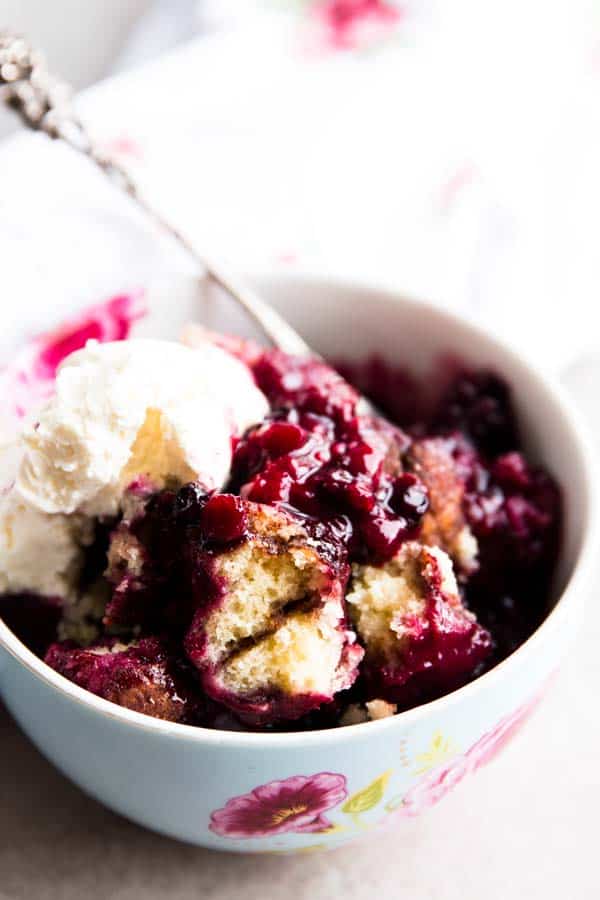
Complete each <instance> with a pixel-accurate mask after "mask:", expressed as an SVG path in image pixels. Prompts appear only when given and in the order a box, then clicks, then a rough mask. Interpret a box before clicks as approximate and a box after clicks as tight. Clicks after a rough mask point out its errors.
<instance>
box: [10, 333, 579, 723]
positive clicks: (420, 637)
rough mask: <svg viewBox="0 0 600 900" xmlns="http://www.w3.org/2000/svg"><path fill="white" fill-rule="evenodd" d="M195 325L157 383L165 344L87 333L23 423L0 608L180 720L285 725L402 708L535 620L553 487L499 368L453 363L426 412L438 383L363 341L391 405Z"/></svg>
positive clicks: (129, 701)
mask: <svg viewBox="0 0 600 900" xmlns="http://www.w3.org/2000/svg"><path fill="white" fill-rule="evenodd" d="M186 342H187V344H188V347H187V348H186V347H180V348H177V346H176V345H174V347H175V349H172V350H170V351H169V352H170V353H171V357H170V358H172V361H173V366H171V367H167V368H168V369H169V371H168V378H166V380H164V381H161V379H162V377H163V376H162V373H163V370H165V371H166V369H165V367H164V366H163V367H161V368H160V369H156V367H154V368H153V373H152V376H151V377H150V376H149V378H148V380H147V381H146V380H145V376H144V371H147V370H148V371H149V369H148V365H147V364H146V363H148V361H149V360H150V357H152V358H153V359H154V356H155V355H156V354H154V356H153V353H151V352H150V350H151V348H150V347H149V344H155V343H156V342H148V344H147V345H146V349H145V350H143V352H141V355H140V354H134V355H135V356H136V358H135V359H134V360H133V361H132V357H131V352H130V348H128V346H127V344H122V345H120V346H119V347H117V348H116V349H115V347H114V345H113V349H111V348H110V346H109V347H108V348H106V349H102V348H99V347H98V345H97V344H94V345H91V346H90V348H89V350H88V349H85V350H79V351H78V353H77V354H75V358H74V359H68V360H67V361H66V362H64V363H63V365H62V367H61V368H60V369H59V370H58V378H59V390H58V391H57V394H56V396H55V399H54V400H53V399H52V398H50V399H49V400H48V406H47V408H46V410H45V411H42V414H41V415H40V417H39V425H38V426H37V427H35V423H34V424H30V425H29V426H28V430H27V432H26V435H25V447H26V459H25V462H24V464H23V465H21V468H20V469H19V470H18V472H17V476H16V478H15V479H13V480H14V481H15V483H10V484H8V485H7V488H6V489H5V490H4V492H3V493H2V495H0V592H1V593H0V615H2V616H3V617H4V618H5V619H6V621H7V622H8V624H9V625H10V626H11V627H13V628H14V630H16V632H17V634H19V635H20V636H21V637H22V638H23V639H25V640H26V641H27V643H28V644H29V646H31V647H32V648H33V649H35V651H36V652H38V653H40V655H44V654H45V659H46V661H47V662H48V664H49V665H51V666H52V667H53V668H55V669H56V670H57V671H59V672H60V673H61V674H62V675H64V676H65V677H67V678H69V679H70V680H72V681H73V682H75V683H76V684H78V685H79V686H81V687H83V688H85V689H87V690H90V691H91V692H93V693H95V694H97V695H98V696H100V697H103V698H104V699H107V700H110V701H111V702H114V703H118V704H120V705H122V706H125V707H127V708H129V709H132V710H135V711H137V712H142V713H144V714H147V715H151V716H156V717H159V718H163V719H167V720H169V721H173V722H184V723H187V724H195V725H204V726H206V727H213V728H221V729H233V730H236V729H260V730H264V729H272V730H292V729H306V728H322V727H335V726H337V725H345V724H354V723H358V722H368V721H374V720H378V719H382V718H386V717H389V716H392V715H394V714H395V713H396V712H397V711H399V710H403V709H407V708H410V707H411V706H414V705H416V704H418V703H422V702H426V701H428V700H430V699H433V698H435V697H438V696H440V695H441V694H444V693H446V692H448V691H450V690H453V689H454V688H456V687H458V686H460V685H461V684H463V683H465V682H466V681H468V680H470V679H472V678H474V677H476V676H477V675H478V674H479V673H480V672H481V671H483V670H484V669H485V668H486V667H489V666H490V665H493V664H494V663H495V662H497V661H498V660H499V659H502V658H503V657H504V656H506V655H507V654H508V653H509V652H511V651H512V649H514V648H515V647H516V646H518V645H519V643H521V642H522V641H523V640H524V639H526V637H527V636H528V635H529V634H531V632H532V631H533V630H534V628H535V627H536V626H537V624H538V623H539V621H541V619H542V618H543V615H544V614H545V610H546V607H547V603H548V597H549V585H550V579H551V575H552V571H553V566H554V561H555V559H556V556H557V551H558V546H559V540H560V521H561V502H560V491H559V490H558V488H557V486H556V484H555V483H554V482H553V480H552V478H551V477H550V476H549V475H548V474H547V473H545V472H544V471H543V470H541V469H539V468H536V467H533V466H531V465H530V464H528V462H527V461H526V460H525V459H524V457H523V455H522V453H521V450H520V445H519V437H518V428H517V427H516V423H515V420H514V415H513V413H512V406H511V401H510V392H509V390H508V388H507V387H506V385H504V383H503V382H502V381H501V380H499V379H498V378H496V377H495V376H494V375H492V374H490V373H485V372H481V373H468V372H462V371H461V372H455V373H454V375H453V378H452V380H451V382H450V383H449V385H448V386H447V387H446V388H445V389H444V391H443V392H442V393H441V395H440V398H439V401H438V402H437V405H436V404H435V403H433V401H432V398H431V396H430V397H429V399H428V408H427V410H426V411H425V409H423V410H420V411H419V396H420V395H421V394H422V395H424V394H426V393H427V392H426V391H418V390H415V391H413V390H412V388H410V385H411V384H413V386H414V383H413V382H412V381H411V379H410V378H408V377H407V376H406V373H403V372H401V371H398V372H393V371H392V370H390V369H389V367H386V364H385V363H384V362H382V361H377V362H376V364H375V362H373V363H369V364H368V366H367V368H366V369H365V373H366V374H368V375H369V378H371V379H376V380H378V385H379V390H378V391H377V392H376V393H377V400H378V402H379V403H381V405H382V406H383V407H384V408H386V409H388V410H391V409H394V410H398V411H399V413H398V415H399V416H400V419H399V421H400V422H401V425H402V426H403V427H402V428H401V427H398V426H396V425H394V424H392V423H390V422H388V421H386V420H384V419H382V418H379V417H373V416H370V415H365V414H364V412H363V411H362V407H361V406H360V404H359V399H360V398H359V395H358V393H357V391H356V390H355V389H354V388H353V387H352V386H351V385H350V384H349V383H348V382H347V381H345V380H344V379H343V378H342V377H340V375H339V374H338V373H337V372H335V371H334V370H333V369H332V368H331V367H329V366H327V365H326V364H325V363H323V362H321V361H318V360H311V359H296V358H293V357H290V356H287V355H286V354H284V353H281V352H280V351H277V350H275V351H263V350H261V349H260V348H259V347H257V346H256V345H254V344H249V343H247V342H242V341H237V340H234V339H230V338H226V337H224V336H217V338H216V339H215V338H214V336H210V335H209V334H207V333H206V332H204V331H198V329H192V330H190V331H189V332H188V333H187V335H186ZM142 343H144V342H142ZM158 343H161V342H158ZM163 343H164V342H163ZM161 346H162V343H161ZM207 346H210V347H212V348H213V350H210V351H208V350H207V349H206V348H207ZM213 351H215V352H216V355H217V357H218V362H219V366H221V363H223V356H224V357H225V361H226V360H227V359H228V358H229V359H230V360H231V362H232V363H235V365H234V366H233V368H231V367H230V366H229V364H225V365H223V366H221V368H220V369H219V371H222V372H223V373H224V378H225V376H227V377H226V378H225V381H226V382H227V383H226V384H225V382H223V385H221V383H220V382H221V379H219V378H217V379H215V378H212V377H211V376H210V373H209V372H208V370H209V369H210V370H211V372H214V371H215V370H216V369H215V366H216V363H215V365H214V366H213V365H212V363H211V365H210V366H209V365H208V363H207V364H206V365H205V364H204V362H202V356H203V354H205V355H206V354H208V356H210V355H211V353H213ZM182 353H183V356H182V355H181V354H182ZM111 354H112V355H113V356H114V357H115V365H117V368H118V367H119V366H121V367H122V368H123V370H124V373H125V374H124V376H123V377H122V378H117V377H116V375H115V378H113V377H112V374H111V371H110V369H111V366H110V365H108V367H107V366H106V365H104V363H105V362H106V360H108V357H109V356H111ZM144 354H145V355H144ZM190 354H191V355H190ZM194 354H197V356H196V357H194ZM142 356H143V357H144V360H146V362H145V363H144V360H142ZM208 356H206V359H208ZM234 357H237V359H234ZM78 358H79V360H80V361H81V360H82V365H81V366H80V371H79V374H77V368H78V362H77V360H78ZM111 358H112V357H111ZM211 358H212V357H211ZM205 361H206V360H205ZM153 365H154V364H153ZM219 366H217V368H219ZM69 370H71V371H70V372H69ZM177 372H179V376H177V377H179V380H180V381H182V384H183V389H182V391H181V393H180V392H179V390H178V388H177V385H175V383H174V381H177V377H176V378H175V379H174V380H173V377H172V376H173V375H174V374H175V375H177ZM207 373H208V374H207ZM365 373H363V377H364V374H365ZM113 374H114V373H113ZM80 376H81V377H80ZM96 376H97V377H96ZM125 376H126V377H125ZM230 376H231V377H230ZM61 379H62V382H61ZM105 383H106V385H105V386H106V387H107V391H103V390H102V391H100V392H99V388H98V385H100V386H102V385H103V384H105ZM60 384H63V386H62V387H61V386H60ZM215 385H217V387H218V391H221V390H222V389H224V388H226V393H227V398H228V399H227V405H228V410H229V412H228V413H227V414H226V416H225V419H223V417H222V416H221V412H222V411H221V412H219V410H217V408H216V406H215V404H217V406H218V402H219V393H218V391H217V390H215ZM198 386H199V389H198V390H197V389H196V388H197V387H198ZM386 392H388V393H389V392H391V394H393V396H391V395H390V396H387V395H386ZM398 392H400V393H404V394H408V393H410V394H411V397H408V396H406V397H404V396H403V397H399V396H397V395H398ZM429 393H430V394H431V391H430V392H429ZM412 394H414V396H412ZM108 395H110V397H109V398H108V399H109V401H110V402H109V403H108V405H109V406H110V409H108V407H106V404H105V399H106V397H108ZM209 395H210V396H209ZM136 397H138V398H141V401H143V402H140V403H138V402H137V401H136V400H135V398H136ZM61 398H62V399H61ZM209 400H210V402H209ZM71 401H73V402H71ZM107 402H108V401H107ZM88 407H89V413H90V415H89V416H88V413H87V411H86V410H88ZM105 407H106V408H105ZM133 407H135V409H134V408H133ZM138 407H139V408H138ZM142 407H143V408H142ZM409 412H410V415H411V418H410V419H409V418H408V413H409ZM113 413H114V415H113ZM216 419H219V427H218V428H213V427H212V425H211V423H212V422H215V421H216ZM84 420H85V421H84ZM92 420H93V421H92ZM409 422H410V427H408V425H409ZM94 423H95V424H94ZM107 423H108V424H107ZM111 423H112V424H111ZM115 423H116V424H115ZM119 423H120V424H119ZM113 425H115V428H113ZM88 426H89V427H88ZM92 426H93V427H92ZM105 426H106V427H105ZM108 426H110V427H108ZM117 426H118V427H117ZM207 429H208V431H207ZM219 429H220V430H219ZM217 431H218V432H219V434H218V435H217ZM53 434H54V437H53V436H52V435H53ZM206 434H208V436H209V437H210V440H209V441H208V444H206V445H205V446H201V444H203V441H204V438H203V435H206ZM215 436H216V437H215ZM213 437H215V439H216V443H215V441H212V438H213ZM55 438H56V440H55ZM211 441H212V443H211ZM44 442H45V443H44ZM217 444H218V447H217ZM225 444H226V445H227V446H225ZM209 445H210V446H209ZM217 450H218V453H216V451H217ZM205 451H206V452H205ZM221 451H222V452H221ZM206 454H208V455H206ZM215 454H216V455H215ZM217 456H218V459H217ZM48 466H50V468H51V469H52V473H53V478H47V477H46V474H47V471H46V470H47V467H48ZM103 467H104V468H103ZM80 469H81V470H82V471H84V474H85V477H80V475H79V474H78V473H79V471H80ZM201 470H202V471H201ZM209 470H210V472H212V473H213V474H212V476H211V477H207V473H209V474H210V472H209ZM54 476H56V477H54ZM34 556H35V558H36V560H38V561H41V563H40V565H38V566H35V565H33V566H32V565H31V560H32V558H33V557H34Z"/></svg>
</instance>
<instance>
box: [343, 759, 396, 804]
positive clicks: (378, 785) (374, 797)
mask: <svg viewBox="0 0 600 900" xmlns="http://www.w3.org/2000/svg"><path fill="white" fill-rule="evenodd" d="M391 774H392V770H391V769H388V771H387V772H384V773H383V775H380V776H379V778H376V779H375V781H372V782H371V784H369V785H367V787H366V788H363V789H362V791H357V793H356V794H353V795H352V796H351V797H350V798H349V799H348V800H346V802H345V803H344V805H343V806H342V812H343V813H346V815H349V816H358V815H360V813H365V812H368V811H369V810H370V809H373V807H374V806H377V804H378V803H379V802H380V801H381V799H382V797H383V794H384V792H385V789H386V786H387V783H388V781H389V778H390V775H391Z"/></svg>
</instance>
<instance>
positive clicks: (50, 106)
mask: <svg viewBox="0 0 600 900" xmlns="http://www.w3.org/2000/svg"><path fill="white" fill-rule="evenodd" d="M71 96H72V91H71V90H70V88H69V86H68V85H67V84H65V83H64V82H62V81H60V80H59V79H58V78H55V77H54V76H53V75H51V74H50V72H48V69H47V68H46V64H45V61H44V58H43V56H42V55H41V54H40V53H39V52H38V51H36V50H34V49H33V48H32V47H30V46H29V44H28V43H27V41H25V40H24V39H23V38H22V37H19V36H18V35H15V34H12V33H10V32H7V31H0V99H2V100H3V101H4V102H5V103H6V104H7V105H8V106H9V107H10V108H11V109H13V110H14V111H15V112H16V113H17V114H18V115H19V117H20V118H21V120H22V121H23V122H24V123H25V125H27V126H28V127H29V128H32V129H34V130H36V131H41V132H44V134H47V135H48V137H51V138H54V139H57V140H62V141H64V142H65V143H67V144H69V146H71V147H73V149H75V150H78V151H79V152H80V153H83V154H84V156H87V157H88V159H90V160H92V161H93V162H94V163H95V164H96V166H98V167H99V168H100V169H101V170H102V171H103V172H104V174H105V175H106V176H107V177H108V178H109V179H110V180H111V182H112V183H113V184H114V185H115V186H116V187H118V188H119V189H120V190H122V191H125V193H127V194H128V195H129V196H130V197H131V199H132V200H133V201H134V202H135V203H136V204H137V205H138V206H139V207H140V208H141V209H142V210H143V211H144V212H145V213H146V214H147V215H148V216H149V217H150V218H151V219H152V220H153V221H154V223H155V224H156V225H157V226H158V227H159V228H161V229H162V230H163V231H166V232H168V233H169V234H170V235H171V236H172V237H173V238H175V240H176V241H178V243H179V244H181V245H182V246H183V247H184V248H185V249H186V250H187V252H188V253H189V254H190V255H191V256H192V257H193V258H194V259H196V260H197V262H198V263H199V264H200V265H201V266H202V267H203V268H204V269H205V270H206V273H207V274H208V275H209V277H210V278H211V279H212V280H213V281H214V282H215V283H216V284H218V285H220V286H221V287H222V288H223V289H224V290H225V291H226V292H227V293H228V294H230V295H231V297H233V298H234V300H236V301H237V302H238V303H239V304H240V305H241V306H242V307H243V308H244V309H245V310H246V311H247V313H248V314H249V315H250V316H251V318H252V319H254V321H255V322H256V323H257V324H258V325H259V326H260V328H261V329H262V331H263V332H264V333H265V335H266V336H267V337H268V338H269V340H270V341H271V342H272V343H273V344H274V345H275V346H276V347H279V348H281V349H282V350H285V351H286V352H287V353H293V354H296V355H300V356H305V355H311V350H310V347H309V346H308V344H306V342H305V341H304V340H303V339H302V338H301V337H300V335H299V334H297V333H296V332H295V331H294V329H293V328H292V327H291V326H290V325H288V323H287V322H286V321H285V319H283V318H281V316H279V314H278V313H276V312H275V310H274V309H272V308H271V307H270V306H268V305H267V304H266V303H265V302H264V300H262V299H261V298H260V297H259V296H257V294H256V293H254V291H251V290H250V289H249V288H247V287H246V285H244V284H242V283H240V282H239V281H238V280H237V279H236V277H235V276H234V275H232V274H231V273H230V272H229V271H227V270H226V269H225V268H224V267H223V266H222V265H220V264H216V263H213V262H212V261H210V260H208V259H207V258H206V256H204V254H201V253H199V252H198V250H197V249H196V248H195V247H194V246H193V244H192V243H191V242H190V241H189V239H188V238H186V237H185V236H184V235H183V234H182V233H181V232H180V231H179V230H178V229H177V228H175V227H174V226H173V225H172V224H171V223H170V222H168V221H167V220H166V219H165V218H164V217H163V215H162V214H161V213H160V212H158V211H157V210H156V209H154V207H152V206H151V205H150V204H149V203H148V202H147V200H146V199H145V198H144V196H143V195H142V194H141V193H140V191H139V190H138V188H137V186H136V184H135V182H134V181H133V180H132V178H131V177H130V175H129V174H128V173H127V171H126V170H125V169H124V168H123V167H122V166H120V165H119V164H118V163H117V162H115V160H113V159H111V158H110V156H108V155H107V154H106V153H104V152H103V151H102V150H101V149H100V148H99V147H97V146H96V145H95V144H94V141H93V140H92V138H91V137H90V135H89V134H88V132H87V130H86V128H85V126H84V125H83V124H82V122H81V121H80V119H79V118H78V117H77V115H76V113H75V111H74V109H73V106H72V104H71Z"/></svg>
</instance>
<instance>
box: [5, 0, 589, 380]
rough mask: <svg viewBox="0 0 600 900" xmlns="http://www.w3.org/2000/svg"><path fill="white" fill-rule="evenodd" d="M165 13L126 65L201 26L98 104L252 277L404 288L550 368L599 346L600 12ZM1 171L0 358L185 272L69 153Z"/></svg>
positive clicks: (322, 5) (127, 144) (201, 237)
mask: <svg viewBox="0 0 600 900" xmlns="http://www.w3.org/2000/svg"><path fill="white" fill-rule="evenodd" d="M340 10H341V12H340ZM147 24H148V29H147V31H146V32H145V38H144V31H143V30H142V31H141V32H139V33H138V34H137V35H136V37H135V41H134V44H132V45H131V47H130V51H129V52H130V59H131V58H139V55H140V53H141V52H142V50H143V47H144V46H146V48H148V47H150V48H152V47H156V38H157V35H158V36H160V35H162V37H163V38H164V36H165V35H166V34H167V33H168V34H169V35H170V39H178V38H179V37H180V36H181V34H183V33H188V32H189V30H190V29H194V28H198V30H199V32H200V37H198V38H197V39H195V40H194V41H193V42H192V43H189V44H186V45H185V46H182V47H180V48H178V49H177V50H175V51H174V52H172V53H171V54H169V55H167V56H165V57H162V58H159V59H157V60H156V61H154V62H152V63H150V64H148V65H145V66H142V67H141V68H138V69H135V70H133V71H131V72H129V73H127V74H124V75H122V76H120V77H119V78H117V79H114V80H110V81H108V82H106V83H104V84H102V85H100V86H99V87H97V88H95V89H93V90H91V91H88V92H87V93H86V94H85V95H84V96H83V97H82V98H81V110H82V112H83V114H84V116H85V118H86V120H87V122H88V123H89V124H90V126H91V127H92V128H93V130H94V132H95V133H96V135H97V136H98V137H99V138H100V139H101V140H102V141H103V142H104V143H105V145H106V146H107V147H109V148H110V149H111V150H112V151H113V152H114V153H115V154H116V155H117V156H118V157H119V158H120V159H121V160H122V161H123V162H126V163H127V165H128V166H129V167H130V168H131V170H132V172H133V173H134V174H135V176H136V177H137V178H138V179H139V180H140V182H141V183H142V184H143V185H144V186H145V188H146V189H147V190H148V192H149V194H150V195H151V196H152V197H153V198H154V200H155V201H156V202H157V203H158V204H160V206H161V207H162V208H163V209H164V210H165V211H166V212H168V214H169V216H171V218H172V219H173V221H175V222H177V223H179V224H180V225H181V226H182V227H183V228H184V229H185V230H186V231H188V232H189V233H190V234H192V235H193V236H194V238H195V240H197V241H198V243H199V245H200V246H203V247H206V248H207V249H208V250H209V251H210V252H211V253H212V254H213V255H215V254H217V255H219V256H221V257H222V258H224V259H227V260H229V261H230V262H231V263H233V264H235V266H237V267H238V268H239V269H240V270H243V271H252V270H264V269H269V268H273V267H281V268H283V269H292V270H293V269H295V268H297V269H302V270H304V269H310V270H313V271H322V272H327V273H330V274H331V273H333V274H338V275H341V276H346V277H360V278H363V279H370V280H373V281H379V282H385V283H389V284H393V285H395V286H396V287H397V288H398V289H399V290H402V291H404V292H406V293H409V294H415V295H417V296H422V297H425V298H428V299H433V300H435V301H437V302H439V303H443V304H445V305H447V306H450V307H453V308H456V309H461V310H463V311H464V312H466V313H467V314H468V315H471V316H473V317H474V318H476V319H478V320H480V321H483V322H485V323H487V324H488V325H490V326H491V327H492V328H494V329H495V330H496V331H497V332H499V333H501V334H502V335H504V336H508V337H509V338H510V339H512V340H513V341H514V342H515V343H518V344H521V345H522V346H525V347H526V348H527V351H528V352H529V353H531V354H532V355H534V356H536V357H537V358H538V359H539V360H540V361H541V362H542V363H543V364H547V365H548V366H552V367H553V368H555V369H560V368H561V367H563V366H564V365H567V364H568V363H571V362H572V361H573V360H574V359H577V358H578V356H579V355H581V354H582V353H590V352H591V353H594V352H596V350H598V349H599V348H598V342H599V340H600V338H599V336H598V328H597V324H598V318H597V317H598V313H597V311H596V310H597V304H596V302H595V293H596V290H597V285H598V282H599V278H598V276H599V274H600V273H599V272H598V268H599V262H598V254H597V251H596V235H597V234H598V232H599V228H598V225H599V222H598V218H599V214H598V210H599V209H600V203H599V201H600V176H599V175H598V171H597V159H598V151H599V149H600V111H599V109H598V104H597V100H596V97H597V92H598V89H599V87H600V83H599V82H600V62H599V60H600V50H599V49H598V48H600V15H598V13H597V11H594V9H593V8H592V5H591V4H588V3H587V2H586V0H573V3H572V4H570V5H569V12H568V15H567V14H566V12H565V8H564V5H563V4H561V3H559V2H557V0H546V2H538V0H531V2H529V3H527V4H522V3H520V2H518V0H505V2H504V3H503V4H481V3H479V2H477V0H455V2H453V3H452V4H444V3H434V2H427V3H426V2H418V0H414V2H411V3H410V4H406V3H404V4H402V5H395V4H393V3H392V2H391V0H390V2H386V0H371V2H369V0H366V2H364V0H363V2H357V0H296V2H293V0H290V2H287V3H266V2H265V0H245V2H244V3H243V4H241V3H237V4H236V3H231V2H228V3H211V2H208V0H205V2H203V3H199V4H197V5H194V4H191V3H188V2H185V0H180V2H177V3H172V2H169V3H168V4H166V3H162V4H161V3H159V4H158V5H157V6H156V8H155V10H154V18H151V19H150V20H148V23H147ZM152 41H154V44H153V43H152ZM148 42H149V43H148ZM136 46H137V49H136ZM126 61H127V59H126V58H125V60H124V62H126ZM0 173H1V174H0V182H1V184H0V237H1V241H2V247H3V251H4V252H3V279H2V281H3V286H4V287H3V294H4V302H3V307H4V312H3V317H5V318H6V320H7V323H8V324H7V328H6V329H5V332H4V334H3V335H2V338H1V339H0V349H1V346H2V345H5V344H6V343H8V342H10V341H12V339H13V336H14V335H15V334H16V333H18V332H19V330H20V331H22V332H24V331H26V330H28V329H29V330H31V329H32V328H37V327H38V326H41V325H44V324H46V322H47V321H48V322H49V321H51V320H52V319H53V318H55V317H56V315H57V314H59V313H60V312H61V310H63V309H67V308H71V307H72V306H74V305H81V304H82V303H84V302H93V301H96V300H98V299H99V298H100V297H101V296H102V295H105V294H108V293H110V292H112V291H121V290H123V289H126V288H128V287H131V286H136V287H137V286H149V285H151V284H154V283H155V282H156V281H157V280H161V279H163V280H164V279H168V277H169V273H171V272H172V271H173V270H174V269H178V270H180V269H181V268H182V266H183V267H184V268H185V265H184V263H183V262H182V260H181V259H180V258H175V257H174V256H173V253H172V250H171V248H169V247H167V246H164V245H162V244H160V245H159V244H157V240H156V237H155V236H154V235H153V234H152V232H151V231H150V230H149V229H148V228H147V227H146V225H145V224H144V223H143V222H141V221H140V220H139V219H138V218H137V217H135V216H132V214H131V213H130V210H129V208H128V206H127V203H126V202H124V201H122V200H121V198H119V197H117V196H116V195H115V194H114V192H111V190H110V188H108V187H107V186H106V184H104V182H103V181H102V179H101V178H100V177H98V176H97V175H96V174H95V173H94V172H92V171H91V170H90V169H89V167H88V166H87V165H86V164H85V163H84V162H83V161H82V160H79V159H76V158H74V156H73V154H72V153H70V152H69V151H67V150H66V149H64V148H62V147H58V146H53V147H48V146H47V142H46V141H45V140H44V139H42V138H39V137H37V138H36V137H34V136H29V135H27V136H21V137H19V138H17V139H16V140H12V141H9V142H6V143H5V144H3V145H2V146H0ZM33 296H35V297H38V298H40V299H39V301H38V302H36V303H32V300H31V298H32V297H33Z"/></svg>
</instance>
